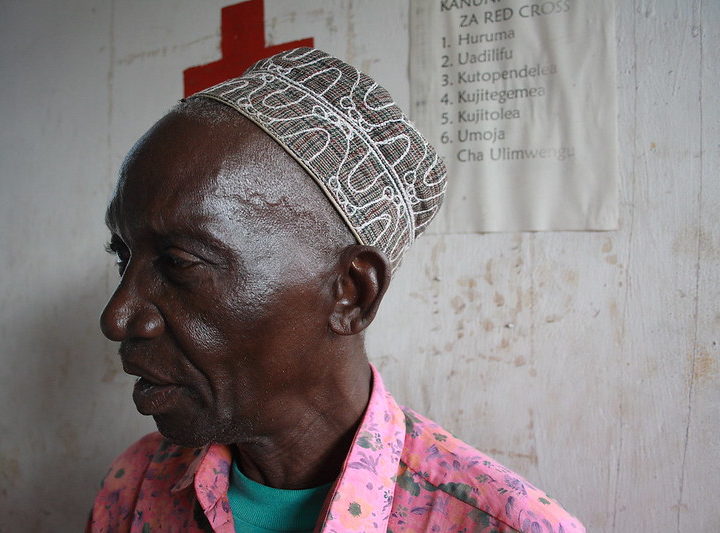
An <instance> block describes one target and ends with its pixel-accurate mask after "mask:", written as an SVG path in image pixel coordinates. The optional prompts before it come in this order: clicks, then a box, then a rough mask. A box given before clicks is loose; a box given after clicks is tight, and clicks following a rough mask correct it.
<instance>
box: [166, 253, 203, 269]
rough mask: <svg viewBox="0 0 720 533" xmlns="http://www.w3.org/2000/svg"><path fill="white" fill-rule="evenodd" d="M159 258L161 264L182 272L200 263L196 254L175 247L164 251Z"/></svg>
mask: <svg viewBox="0 0 720 533" xmlns="http://www.w3.org/2000/svg"><path fill="white" fill-rule="evenodd" d="M159 260H160V264H161V266H163V267H165V268H167V269H169V270H171V271H174V272H182V271H185V270H188V269H190V268H192V267H194V266H197V265H199V264H200V260H199V259H198V258H197V257H195V256H194V255H192V254H189V253H187V252H183V251H182V250H175V249H173V250H172V251H166V252H165V253H163V254H162V255H161V256H160V258H159Z"/></svg>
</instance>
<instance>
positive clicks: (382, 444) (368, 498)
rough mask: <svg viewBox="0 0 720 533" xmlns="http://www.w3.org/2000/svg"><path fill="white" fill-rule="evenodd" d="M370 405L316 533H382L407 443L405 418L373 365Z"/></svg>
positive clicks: (386, 521)
mask: <svg viewBox="0 0 720 533" xmlns="http://www.w3.org/2000/svg"><path fill="white" fill-rule="evenodd" d="M371 368H372V377H373V385H372V392H371V393H370V401H369V402H368V406H367V409H366V410H365V414H364V415H363V419H362V422H361V423H360V427H359V428H358V430H357V433H356V434H355V438H354V439H353V444H352V446H351V448H350V453H348V456H347V458H346V459H345V463H344V464H343V466H342V470H341V471H340V476H339V477H338V480H337V481H336V482H335V485H334V486H333V489H332V490H331V494H330V496H329V498H328V500H327V501H326V504H325V505H326V510H325V512H324V514H323V513H321V520H320V521H319V524H320V527H319V528H318V529H317V531H333V530H334V531H346V532H353V531H358V532H359V531H365V532H368V533H369V532H372V531H386V530H387V523H388V519H389V518H390V511H391V507H392V498H393V493H394V491H395V476H396V475H397V472H398V467H399V463H400V455H401V454H402V450H403V443H404V441H405V416H404V414H403V412H402V410H401V409H400V407H399V406H398V404H397V403H396V402H395V400H394V399H393V397H392V396H391V395H390V394H389V393H388V392H387V391H386V390H385V386H384V384H383V382H382V378H381V377H380V374H379V373H378V371H377V369H376V368H375V367H374V366H372V365H371Z"/></svg>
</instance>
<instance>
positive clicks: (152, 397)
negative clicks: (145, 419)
mask: <svg viewBox="0 0 720 533" xmlns="http://www.w3.org/2000/svg"><path fill="white" fill-rule="evenodd" d="M123 370H125V372H126V373H128V374H130V375H133V376H138V380H137V381H136V382H135V388H134V390H133V401H134V402H135V406H136V407H137V410H138V411H140V413H142V414H144V415H155V414H159V413H161V412H163V411H166V410H168V409H169V408H171V407H172V406H173V405H174V404H175V403H176V402H177V400H178V398H179V394H180V391H181V389H182V387H181V386H180V385H177V384H175V383H172V382H171V381H170V380H168V379H164V378H160V377H157V376H155V375H154V374H153V373H152V372H147V371H146V370H144V369H141V368H138V367H136V366H135V365H132V364H130V363H127V362H123Z"/></svg>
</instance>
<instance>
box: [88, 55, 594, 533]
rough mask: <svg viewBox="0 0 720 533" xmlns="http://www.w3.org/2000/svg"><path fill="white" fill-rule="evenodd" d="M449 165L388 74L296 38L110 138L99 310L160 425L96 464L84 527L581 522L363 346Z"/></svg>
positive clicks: (137, 395) (550, 525)
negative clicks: (430, 411) (423, 406)
mask: <svg viewBox="0 0 720 533" xmlns="http://www.w3.org/2000/svg"><path fill="white" fill-rule="evenodd" d="M444 188H445V169H444V166H443V164H442V162H441V161H440V160H439V158H438V156H437V154H436V153H435V151H434V150H433V148H432V147H431V146H429V145H428V143H427V142H426V141H425V140H424V139H423V137H422V136H421V135H420V134H419V133H418V132H417V130H416V129H415V128H414V126H413V125H412V124H411V123H410V122H408V121H407V119H406V118H405V117H404V116H403V114H402V113H401V112H400V110H399V109H398V108H397V106H396V105H395V104H394V103H393V101H392V99H391V98H390V96H389V95H388V94H387V92H386V91H385V90H384V89H382V88H381V87H379V86H378V85H377V84H376V83H374V82H373V81H372V80H371V79H370V78H368V77H367V76H366V75H364V74H362V73H359V72H358V71H357V70H356V69H355V68H353V67H351V66H349V65H347V64H346V63H343V62H342V61H340V60H338V59H336V58H333V57H330V56H328V55H327V54H325V53H323V52H320V51H318V50H313V49H307V48H305V49H296V50H292V51H290V52H284V53H282V54H279V55H277V56H274V57H271V58H269V59H266V60H263V61H260V62H259V63H257V64H256V65H254V66H253V67H251V68H250V69H249V70H248V71H247V72H246V73H245V74H244V75H243V76H241V77H240V78H237V79H233V80H228V81H227V82H224V83H222V84H220V85H218V86H215V87H212V88H210V89H207V90H205V91H202V92H200V93H198V94H196V95H194V96H192V97H191V98H189V99H187V100H185V101H183V102H181V103H180V104H178V105H177V106H176V107H175V108H174V109H172V110H171V111H170V113H168V114H167V115H166V116H165V117H163V118H162V119H161V120H160V121H159V122H158V123H157V124H155V125H154V126H153V127H152V128H151V129H150V131H149V132H148V133H147V134H146V135H145V136H144V137H143V138H142V139H140V141H138V143H137V144H136V145H135V147H134V148H133V149H132V150H131V152H130V154H129V155H128V156H127V158H126V160H125V162H124V164H123V166H122V169H121V172H120V180H119V182H118V185H117V189H116V191H115V195H114V197H113V199H112V201H111V203H110V206H109V208H108V211H107V224H108V227H109V228H110V231H111V235H112V236H111V241H110V244H109V248H110V250H111V251H112V252H113V253H115V254H116V255H117V262H118V267H119V271H120V276H121V280H120V284H119V286H118V288H117V290H116V291H115V293H114V295H113V296H112V298H111V299H110V301H109V303H108V304H107V307H106V309H105V311H104V312H103V314H102V319H101V324H102V330H103V332H104V334H105V335H106V336H107V337H108V338H110V339H112V340H115V341H119V342H120V343H121V344H120V356H121V358H122V363H123V368H124V369H125V371H126V372H128V373H130V374H133V375H136V376H138V377H139V379H138V380H137V383H136V385H135V390H134V393H133V399H134V401H135V404H136V406H137V408H138V410H139V411H140V412H141V413H143V414H146V415H152V416H153V418H154V419H155V422H156V423H157V426H158V429H159V433H153V434H150V435H148V436H146V437H144V438H142V439H141V440H140V441H138V442H137V443H135V444H134V445H133V446H131V447H130V448H129V449H128V450H127V451H125V452H124V453H123V454H122V455H121V456H120V457H119V458H118V459H116V460H115V462H114V463H113V465H112V467H111V469H110V471H109V473H108V474H107V476H106V478H105V480H104V482H103V486H102V489H101V491H100V493H99V495H98V496H97V499H96V501H95V505H94V507H93V510H92V516H91V519H90V522H89V524H88V530H90V531H137V532H147V531H156V530H161V529H164V530H168V531H222V532H231V531H250V532H255V531H263V532H267V531H324V532H343V531H357V532H361V531H362V532H370V531H394V532H399V531H448V532H449V531H453V532H456V531H543V532H544V531H557V532H559V531H565V532H579V531H583V528H582V525H581V524H580V523H579V522H578V521H577V520H576V519H574V518H573V517H571V516H570V515H568V514H567V513H566V512H565V511H564V510H563V509H562V508H561V507H560V506H559V505H558V504H557V503H555V502H554V501H552V500H551V499H550V498H549V497H548V496H546V495H545V494H544V493H543V492H541V491H539V490H538V489H536V488H535V487H533V486H532V485H531V484H529V483H528V482H527V481H525V480H523V479H522V478H520V477H519V476H517V475H516V474H514V473H512V472H511V471H510V470H508V469H507V468H505V467H503V466H501V465H499V464H498V463H496V462H494V461H493V460H491V459H489V458H488V457H486V456H485V455H483V454H482V453H481V452H478V451H477V450H474V449H473V448H471V447H470V446H468V445H467V444H464V443H463V442H461V441H459V440H458V439H456V438H454V437H453V436H451V435H450V434H449V433H448V432H447V431H445V430H443V429H442V428H441V427H439V426H438V425H437V424H435V423H433V422H431V421H430V420H427V419H426V418H423V417H422V416H421V415H419V414H417V413H414V412H413V411H410V410H407V409H401V408H400V407H399V406H398V405H397V404H396V403H395V401H394V400H393V398H392V396H391V395H390V394H389V393H388V392H387V391H386V390H385V388H384V386H383V383H382V380H381V378H380V375H379V374H378V373H377V371H376V370H375V369H374V368H373V367H372V366H371V365H370V364H369V363H368V359H367V356H366V354H365V349H364V341H363V331H364V330H365V328H366V327H367V326H368V325H369V324H370V323H371V322H372V320H373V317H374V316H375V312H376V310H377V308H378V305H379V304H380V301H381V300H382V297H383V294H384V293H385V290H386V289H387V287H388V283H389V282H390V277H391V274H392V271H393V270H394V269H395V268H396V267H397V266H398V265H399V263H400V261H401V259H402V255H403V253H404V252H405V250H407V248H408V247H409V246H410V244H411V243H412V242H413V240H414V239H415V238H416V237H417V236H418V235H419V234H420V233H421V232H422V231H423V229H424V228H425V226H426V225H427V224H428V222H429V221H430V220H431V219H432V217H433V216H434V214H435V213H436V211H437V209H438V208H439V206H440V203H441V200H442V196H443V193H444Z"/></svg>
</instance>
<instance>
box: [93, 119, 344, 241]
mask: <svg viewBox="0 0 720 533" xmlns="http://www.w3.org/2000/svg"><path fill="white" fill-rule="evenodd" d="M215 107H216V108H217V109H219V111H220V113H221V114H222V113H223V112H224V111H226V110H227V108H223V107H221V106H215ZM228 111H231V110H228ZM231 112H232V111H231ZM232 113H233V115H232V116H231V117H229V118H230V120H224V121H219V120H214V121H213V120H205V119H204V118H203V117H196V116H185V115H182V114H178V113H170V114H168V115H167V116H166V117H164V118H163V119H162V120H161V121H159V122H158V124H156V125H155V126H154V127H153V128H152V129H151V130H150V131H149V132H148V134H146V135H145V136H144V137H143V138H142V139H141V140H140V141H139V142H138V143H137V144H136V146H135V147H134V148H133V150H132V151H131V152H130V154H129V155H128V157H127V159H126V161H125V163H124V164H123V167H122V171H121V174H120V179H119V181H118V186H117V189H116V193H115V195H114V197H113V199H112V201H111V203H110V205H109V206H108V210H107V214H106V223H107V225H108V227H110V229H111V230H113V231H116V230H117V229H118V227H119V225H121V224H125V225H127V224H132V223H133V222H134V223H135V224H139V223H141V222H142V223H147V224H150V223H153V224H155V225H156V226H158V227H156V228H153V229H154V230H155V231H157V232H161V231H165V230H164V228H163V227H164V226H171V227H172V228H178V229H180V228H186V229H188V230H189V229H191V228H192V227H193V225H197V226H200V225H202V226H207V225H208V224H211V223H215V224H218V223H219V221H221V220H227V221H229V222H233V221H234V222H238V221H239V219H243V220H246V221H247V222H251V220H250V219H251V218H252V219H258V218H259V219H266V220H268V221H271V220H275V221H278V220H279V221H280V222H282V218H283V217H285V218H291V219H293V220H300V219H303V218H304V217H307V216H313V215H314V214H316V212H317V211H318V210H319V209H320V210H322V209H327V210H329V211H330V212H331V213H333V214H334V212H333V211H332V208H331V207H330V206H329V205H327V200H326V198H325V196H324V195H323V194H322V192H321V191H320V190H319V188H318V187H317V186H316V184H315V183H314V182H313V180H312V179H311V178H310V177H309V176H308V175H307V173H306V172H305V170H304V169H303V168H302V167H301V166H300V165H299V164H298V163H297V162H296V161H295V160H294V159H293V158H292V157H291V156H290V155H288V154H287V153H286V152H285V151H284V150H283V149H282V148H281V147H280V146H279V145H278V144H277V143H276V142H275V141H274V140H273V139H271V138H270V137H269V136H267V134H265V133H264V132H263V131H262V130H260V129H259V128H258V127H257V126H255V125H254V124H253V123H251V122H250V121H248V120H247V119H245V118H244V117H242V116H241V115H239V114H237V113H234V112H232ZM226 118H227V117H226ZM149 215H154V216H149ZM251 215H254V216H251ZM255 222H257V220H255ZM337 222H338V223H340V221H339V220H338V221H337Z"/></svg>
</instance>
